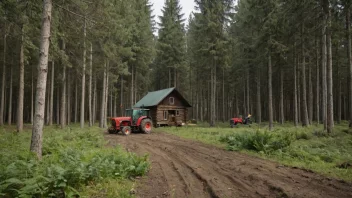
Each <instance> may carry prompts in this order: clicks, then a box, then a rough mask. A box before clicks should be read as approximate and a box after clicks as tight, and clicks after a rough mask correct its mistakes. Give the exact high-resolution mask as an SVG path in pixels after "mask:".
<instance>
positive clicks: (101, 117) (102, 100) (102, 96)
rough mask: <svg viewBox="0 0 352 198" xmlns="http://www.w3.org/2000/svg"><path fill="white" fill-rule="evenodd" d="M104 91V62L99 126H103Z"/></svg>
mask: <svg viewBox="0 0 352 198" xmlns="http://www.w3.org/2000/svg"><path fill="white" fill-rule="evenodd" d="M105 92H106V63H105V66H104V75H103V89H102V94H101V106H100V122H99V127H100V128H104V123H105V121H104V116H105V111H104V108H105Z"/></svg>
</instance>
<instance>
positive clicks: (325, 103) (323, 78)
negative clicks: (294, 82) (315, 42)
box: [321, 0, 327, 130]
mask: <svg viewBox="0 0 352 198" xmlns="http://www.w3.org/2000/svg"><path fill="white" fill-rule="evenodd" d="M324 2H325V0H324ZM326 23H327V16H326V15H325V16H324V19H323V28H322V44H321V49H322V53H321V56H322V58H321V61H322V64H321V65H322V69H321V74H322V78H321V80H322V84H323V86H322V87H323V90H322V92H323V98H322V103H323V104H322V107H323V108H322V115H323V116H322V118H323V122H324V130H326V129H327V82H326V80H327V79H326V65H327V60H326V59H327V49H326V39H327V37H326Z"/></svg>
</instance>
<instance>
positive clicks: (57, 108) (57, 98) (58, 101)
mask: <svg viewBox="0 0 352 198" xmlns="http://www.w3.org/2000/svg"><path fill="white" fill-rule="evenodd" d="M59 97H60V89H59V88H57V89H56V124H58V125H59V124H60V100H59Z"/></svg>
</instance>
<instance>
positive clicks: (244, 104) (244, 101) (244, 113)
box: [242, 85, 247, 115]
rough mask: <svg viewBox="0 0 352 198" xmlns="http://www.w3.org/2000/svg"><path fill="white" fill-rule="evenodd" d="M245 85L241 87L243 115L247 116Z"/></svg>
mask: <svg viewBox="0 0 352 198" xmlns="http://www.w3.org/2000/svg"><path fill="white" fill-rule="evenodd" d="M246 101H247V100H246V85H245V86H244V87H243V112H242V113H243V115H246V114H247V104H246Z"/></svg>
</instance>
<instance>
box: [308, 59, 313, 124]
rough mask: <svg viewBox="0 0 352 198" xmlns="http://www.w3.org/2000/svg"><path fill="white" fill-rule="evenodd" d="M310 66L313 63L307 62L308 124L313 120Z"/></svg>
mask: <svg viewBox="0 0 352 198" xmlns="http://www.w3.org/2000/svg"><path fill="white" fill-rule="evenodd" d="M312 66H313V64H309V68H308V93H309V94H308V116H309V124H312V122H313V83H312Z"/></svg>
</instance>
